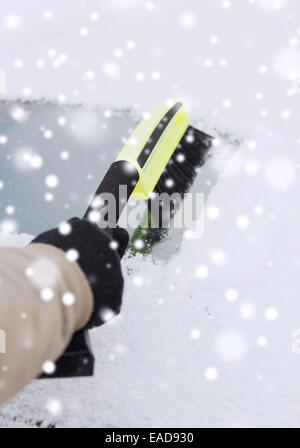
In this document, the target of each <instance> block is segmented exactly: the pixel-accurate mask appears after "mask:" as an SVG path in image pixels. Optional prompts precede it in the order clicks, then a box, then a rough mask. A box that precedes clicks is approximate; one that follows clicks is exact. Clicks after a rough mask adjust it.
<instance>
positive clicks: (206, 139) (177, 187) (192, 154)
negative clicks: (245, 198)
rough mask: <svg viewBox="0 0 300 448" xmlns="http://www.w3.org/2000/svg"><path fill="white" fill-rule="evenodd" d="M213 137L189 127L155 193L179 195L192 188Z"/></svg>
mask: <svg viewBox="0 0 300 448" xmlns="http://www.w3.org/2000/svg"><path fill="white" fill-rule="evenodd" d="M211 145H212V137H211V136H209V135H207V134H205V133H203V132H201V131H199V130H198V129H196V128H194V127H192V126H189V127H188V128H187V130H186V132H185V134H184V135H183V137H182V139H181V141H180V143H179V144H178V146H177V148H176V149H175V151H174V153H173V156H172V157H171V159H170V161H169V163H168V165H167V166H166V168H165V170H164V172H163V174H162V176H161V178H160V179H159V181H158V183H157V185H156V187H155V190H154V192H155V193H159V194H162V193H168V194H173V193H179V194H180V195H181V196H183V195H184V193H187V192H188V191H189V189H190V188H191V186H192V184H193V181H194V179H195V177H196V174H197V171H198V170H199V168H200V167H201V166H202V165H204V163H205V160H206V158H207V154H208V151H209V149H210V147H211Z"/></svg>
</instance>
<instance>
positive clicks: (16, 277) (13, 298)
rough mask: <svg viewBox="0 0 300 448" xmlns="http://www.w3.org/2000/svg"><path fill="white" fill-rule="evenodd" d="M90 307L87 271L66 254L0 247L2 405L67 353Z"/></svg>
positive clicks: (39, 247)
mask: <svg viewBox="0 0 300 448" xmlns="http://www.w3.org/2000/svg"><path fill="white" fill-rule="evenodd" d="M92 308H93V298H92V292H91V289H90V286H89V284H88V282H87V280H86V278H85V276H84V273H83V272H82V270H81V269H80V267H79V265H78V264H77V263H76V262H72V261H69V260H68V259H67V257H66V254H65V253H64V252H63V251H62V250H60V249H57V248H55V247H52V246H50V245H47V244H36V243H35V244H31V245H29V246H26V247H24V248H21V249H19V248H0V404H1V403H3V402H4V401H5V400H7V399H9V398H11V397H12V396H13V395H15V394H16V393H17V392H18V391H19V390H20V389H22V388H23V387H24V386H25V385H27V384H28V383H29V382H30V381H31V380H32V379H34V378H36V377H37V376H38V375H39V374H40V373H41V372H42V370H43V365H44V363H45V362H47V361H55V360H56V359H57V358H58V357H59V356H60V355H61V354H62V353H63V351H64V350H65V348H66V346H67V345H68V343H69V342H70V340H71V337H72V335H73V333H74V331H76V330H78V329H79V328H82V327H83V326H84V325H85V324H86V322H87V321H88V319H89V317H90V315H91V313H92Z"/></svg>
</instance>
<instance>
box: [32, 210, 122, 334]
mask: <svg viewBox="0 0 300 448" xmlns="http://www.w3.org/2000/svg"><path fill="white" fill-rule="evenodd" d="M68 224H69V225H70V232H62V231H60V229H59V228H55V229H51V230H48V231H47V232H44V233H41V234H40V235H38V236H37V237H36V238H35V239H34V240H32V243H45V244H51V245H52V246H55V247H57V248H59V249H62V250H63V251H65V252H68V251H69V250H70V249H75V250H76V251H77V255H78V258H77V260H76V262H77V263H78V264H79V266H80V267H81V269H82V271H83V272H84V274H85V275H86V278H87V280H88V282H89V284H90V287H91V290H92V292H93V296H94V310H93V313H92V316H91V318H90V320H89V322H88V324H87V327H88V328H93V327H96V326H99V325H102V324H103V323H104V322H105V321H106V316H107V313H109V314H110V313H111V312H112V313H114V314H118V313H119V312H120V309H121V304H122V294H123V284H124V280H123V276H122V271H121V264H120V260H121V258H122V257H123V255H124V252H125V250H126V247H127V245H128V240H129V236H128V233H127V231H126V230H125V229H122V228H116V229H111V230H109V232H107V231H106V230H101V229H100V228H99V227H97V226H96V225H95V224H93V223H91V222H89V221H88V220H86V219H79V218H72V219H70V220H69V221H68ZM110 234H111V235H112V236H110Z"/></svg>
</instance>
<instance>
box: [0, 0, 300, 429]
mask: <svg viewBox="0 0 300 448" xmlns="http://www.w3.org/2000/svg"><path fill="white" fill-rule="evenodd" d="M70 1H71V0H66V2H65V4H64V7H63V8H64V10H63V11H62V9H61V8H62V3H61V2H58V1H52V2H51V11H52V13H53V14H50V15H49V14H46V16H47V17H46V16H45V11H46V10H48V8H49V2H48V3H47V2H44V1H41V2H39V6H36V5H35V7H34V9H30V8H29V7H28V3H29V2H26V5H25V2H21V1H16V0H12V1H11V2H10V4H9V8H5V11H3V17H4V18H6V19H5V20H6V22H4V26H3V27H2V28H1V27H0V42H2V44H1V47H0V54H1V64H2V66H1V67H0V68H1V69H3V70H5V71H6V74H7V95H6V98H15V97H18V96H20V95H22V90H23V89H24V87H30V89H31V90H32V94H31V96H30V97H31V98H42V97H46V98H47V99H49V100H52V99H60V101H61V102H65V101H67V102H78V101H79V102H83V103H84V104H90V103H96V104H100V105H101V106H102V107H103V110H113V109H114V108H115V107H127V106H131V107H132V106H133V108H134V110H135V111H136V113H137V114H140V115H142V114H144V113H145V112H147V111H148V110H149V109H151V108H152V107H153V106H155V105H156V103H158V102H160V101H161V100H163V99H165V98H168V97H174V96H175V97H176V98H179V99H182V100H183V101H185V103H186V105H187V107H188V109H189V110H190V111H191V114H192V117H193V122H194V123H196V124H197V123H198V125H199V126H201V127H202V124H203V123H205V125H206V126H207V128H208V129H212V128H214V129H218V130H219V131H220V134H223V136H224V137H228V135H229V136H230V135H231V132H232V131H234V132H235V133H236V134H237V135H240V136H242V137H243V138H244V142H243V144H242V145H241V146H240V147H239V149H238V151H237V153H236V154H235V156H234V157H232V158H231V159H230V161H229V162H228V153H230V152H231V151H232V145H228V148H227V147H226V146H225V145H224V140H222V138H221V137H220V138H218V139H216V140H215V147H214V150H215V152H216V156H215V158H214V159H213V160H211V161H210V162H209V163H210V168H211V173H212V175H213V174H214V173H215V172H216V171H217V172H219V171H220V170H221V171H222V175H221V176H220V178H219V180H218V182H217V183H216V185H215V186H214V188H213V189H212V191H211V193H210V195H209V197H208V200H207V219H206V222H205V232H204V235H203V237H202V239H201V240H190V239H182V241H181V242H180V244H179V246H180V248H177V249H176V253H175V254H174V255H173V256H172V257H171V258H170V259H169V260H168V261H165V262H162V261H157V259H158V258H159V257H158V255H159V254H161V252H165V251H166V248H168V247H170V246H172V241H173V246H175V243H176V244H177V241H175V243H174V240H172V238H171V239H170V240H167V241H166V242H165V243H163V244H162V245H161V246H160V247H158V248H157V249H156V256H155V257H154V260H152V258H151V257H146V258H142V257H141V256H138V257H136V258H128V257H127V258H125V259H124V261H123V266H124V275H125V281H126V283H125V284H126V287H125V294H124V306H123V309H122V314H121V316H119V317H116V318H114V319H112V320H110V321H109V322H108V323H107V324H105V325H104V326H103V327H102V328H101V329H96V330H93V331H92V342H93V348H94V351H95V354H96V374H95V376H94V377H92V378H88V379H86V378H81V379H72V380H43V381H35V382H33V383H32V384H31V385H30V386H29V387H28V388H27V389H25V390H24V391H23V392H22V393H21V394H20V395H19V396H18V397H16V398H15V399H13V400H12V401H11V402H10V403H8V404H7V405H5V406H3V407H2V408H1V412H0V426H2V427H6V426H8V427H11V426H17V427H20V426H25V427H30V426H36V422H37V421H39V422H41V421H42V426H47V425H50V424H56V425H57V426H62V427H64V426H65V427H67V426H81V427H82V426H83V427H95V426H103V427H114V426H121V427H126V426H127V427H141V426H145V427H148V426H151V427H155V426H158V427H160V426H165V427H168V426H169V427H178V426H185V427H217V426H221V427H228V426H230V427H232V426H233V427H239V426H246V427H247V426H249V427H253V426H254V427H264V426H271V427H282V426H288V427H298V426H299V413H300V403H299V400H297V397H298V396H299V394H300V382H299V375H298V370H299V362H300V360H299V350H298V349H297V348H298V347H297V337H298V338H299V328H300V301H299V294H300V284H299V269H300V240H299V227H300V207H299V205H300V199H299V198H300V195H299V170H300V131H299V110H300V109H299V102H300V96H299V93H298V91H297V89H296V88H295V86H296V81H297V80H298V78H299V76H300V75H299V74H300V56H299V55H300V50H299V44H298V40H295V38H293V37H295V36H297V35H298V34H299V29H300V24H299V13H300V9H299V8H300V6H299V4H298V3H297V2H295V1H292V0H286V1H278V0H277V1H273V0H272V1H271V0H257V1H253V2H249V1H248V0H231V1H219V0H214V1H210V2H207V1H199V0H191V1H190V2H189V5H188V9H186V7H185V5H183V4H182V2H181V1H179V0H172V1H171V0H166V1H155V2H153V5H154V7H149V6H148V7H145V4H144V3H143V2H137V1H126V2H124V1H122V2H121V0H114V1H103V2H101V5H99V2H95V1H91V2H89V3H87V2H82V1H77V0H72V8H71V10H72V13H70V14H69V7H68V2H70ZM23 3H24V4H23ZM148 3H149V2H148ZM70 4H71V3H69V5H70ZM33 11H34V12H33ZM66 11H67V12H68V14H67V18H66ZM10 15H11V16H10ZM50 16H51V17H50ZM9 17H10V18H9ZM13 17H14V19H13V20H12V18H13ZM16 18H19V20H16ZM8 24H9V26H8ZM166 24H167V28H166ZM84 30H85V31H84ZM279 30H280V32H279ZM212 36H217V37H218V39H217V41H216V39H213V42H212ZM291 38H293V40H292V41H291ZM212 43H214V45H212ZM50 50H51V53H49V51H50ZM62 54H65V55H66V56H67V58H66V60H65V62H62V59H63V60H64V59H65V58H61V57H60V56H61V55H62ZM16 60H22V63H21V64H17V66H16V64H14V62H15V61H16ZM41 61H44V62H43V63H41ZM53 61H60V63H59V64H58V65H57V64H53ZM43 67H45V68H43ZM87 72H89V73H90V72H93V73H94V76H92V77H90V76H88V79H87V77H86V76H85V74H86V73H87ZM154 73H159V76H156V75H155V76H153V74H154ZM138 74H139V76H137V75H138ZM141 74H142V75H143V76H141ZM151 74H152V75H151ZM137 78H139V79H137ZM137 81H142V82H137ZM154 81H155V82H154ZM15 112H16V110H15ZM13 115H14V116H15V118H16V119H17V120H20V119H21V118H22V120H23V118H24V114H22V113H21V112H20V111H19V112H18V113H14V114H13ZM75 115H76V114H75ZM27 119H28V118H27ZM95 120H97V118H95ZM73 121H74V122H75V121H76V120H75V119H74V120H73ZM77 121H79V122H81V123H82V126H83V131H82V132H81V129H80V127H79V130H78V138H79V139H80V141H81V142H82V144H83V145H87V147H88V144H89V142H88V139H86V138H85V137H86V132H85V130H86V129H90V132H91V133H94V132H97V126H96V127H95V126H94V123H95V121H93V120H92V121H91V122H89V119H88V118H84V117H82V120H81V118H80V119H79V120H77ZM21 124H22V123H21ZM62 124H63V125H65V124H66V122H65V120H60V125H62ZM100 125H101V126H102V123H101V124H100ZM45 126H47V123H45ZM45 129H46V128H45ZM0 134H1V135H2V134H3V135H5V132H4V131H3V132H2V131H1V129H0ZM87 134H89V132H87ZM119 137H120V140H119V141H120V144H121V139H122V138H123V137H124V135H120V136H119ZM52 139H55V134H54V135H53V137H52ZM225 141H226V139H225ZM5 146H6V145H3V148H4V147H5ZM116 149H117V148H116ZM61 150H62V151H66V150H67V151H68V154H70V156H71V157H72V148H61ZM1 151H2V146H1ZM108 156H109V159H110V158H111V154H108ZM106 160H107V159H106ZM227 162H228V163H227ZM56 163H57V164H60V163H65V162H63V161H62V160H60V159H59V158H58V160H57V162H56ZM35 172H36V171H35ZM208 180H210V179H208ZM212 180H213V179H212ZM0 181H1V182H2V174H1V170H0ZM201 182H202V178H201V173H199V175H198V178H197V181H196V183H195V186H194V190H195V191H197V190H198V191H199V188H202V186H203V182H202V183H201ZM212 183H213V182H212ZM0 185H2V184H1V183H0ZM5 188H7V186H6V182H5V184H4V188H3V190H1V194H2V192H4V191H5ZM57 188H59V186H58V187H57ZM200 191H202V190H201V189H200ZM46 194H47V195H48V200H49V201H50V200H51V196H50V195H52V194H51V193H46ZM56 194H57V195H59V191H58V190H57V193H56ZM2 197H3V196H2ZM49 204H52V205H53V204H55V201H54V202H50V203H49ZM7 205H9V204H4V208H5V207H6V206H7ZM52 205H51V206H52ZM84 205H85V204H83V208H84ZM1 206H2V204H1ZM49 206H50V205H49ZM54 209H55V208H54ZM54 209H53V210H54ZM3 217H4V215H3ZM2 219H3V218H2V217H1V220H2ZM5 219H6V220H7V218H5ZM9 219H10V218H9ZM19 231H22V228H20V229H19ZM30 239H31V237H30V236H29V235H24V234H20V235H16V234H14V235H10V234H8V233H5V234H4V233H3V232H2V233H0V244H1V245H4V244H5V245H16V246H19V245H23V244H26V243H27V242H29V241H30ZM174 251H175V250H174ZM71 255H72V254H71ZM73 255H74V254H73ZM75 255H76V254H75ZM298 345H299V343H298Z"/></svg>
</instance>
